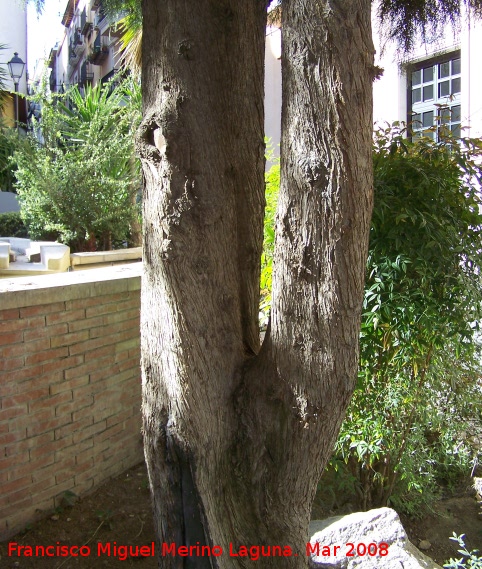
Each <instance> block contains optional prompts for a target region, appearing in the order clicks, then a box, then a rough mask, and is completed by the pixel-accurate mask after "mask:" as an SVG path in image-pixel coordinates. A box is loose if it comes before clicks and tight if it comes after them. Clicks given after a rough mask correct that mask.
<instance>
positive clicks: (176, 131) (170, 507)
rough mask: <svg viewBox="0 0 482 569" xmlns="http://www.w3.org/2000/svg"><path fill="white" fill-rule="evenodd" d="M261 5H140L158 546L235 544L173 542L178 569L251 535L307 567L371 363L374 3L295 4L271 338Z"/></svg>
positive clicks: (164, 560)
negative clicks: (331, 461)
mask: <svg viewBox="0 0 482 569" xmlns="http://www.w3.org/2000/svg"><path fill="white" fill-rule="evenodd" d="M265 4H266V2H264V1H262V0H243V2H240V1H239V0H197V1H196V2H191V1H190V0H144V2H143V17H144V31H143V49H142V51H143V100H144V119H143V122H142V125H141V129H140V134H139V139H138V148H139V153H140V155H141V160H142V165H143V171H144V177H145V195H144V267H145V268H144V276H143V289H142V323H141V326H142V368H143V422H144V426H143V428H144V439H145V454H146V461H147V465H148V470H149V478H150V485H151V490H152V494H153V502H154V515H155V521H156V526H157V533H158V539H159V545H158V548H160V549H158V551H160V552H162V543H165V544H168V546H170V544H172V543H174V544H175V547H178V546H182V545H187V546H196V545H198V546H199V547H201V546H203V545H207V546H210V547H214V546H218V547H220V548H222V550H223V554H222V555H219V556H210V557H208V556H202V555H200V553H201V550H199V549H198V550H196V549H194V550H193V551H192V553H193V555H192V556H190V557H182V556H173V555H171V554H167V555H165V556H164V557H161V558H160V562H159V566H160V567H163V568H166V569H169V568H174V567H175V568H185V569H188V568H196V569H198V568H204V567H217V568H220V569H221V568H227V567H229V568H235V569H236V568H241V567H251V566H252V556H251V558H250V557H249V556H248V557H246V556H244V557H242V556H230V551H231V552H232V553H236V552H240V549H239V548H240V547H241V546H247V547H249V546H254V545H259V546H261V545H264V546H282V547H285V546H290V547H291V548H292V552H293V555H292V556H289V557H284V556H281V557H279V556H274V555H273V554H274V551H273V550H271V551H270V553H269V555H268V556H263V557H261V558H260V559H259V560H258V561H257V567H260V568H268V567H277V568H282V567H293V568H298V567H306V565H307V557H306V555H305V544H306V539H307V528H308V522H309V515H310V510H311V503H312V499H313V496H314V492H315V489H316V485H317V482H318V480H319V477H320V474H321V472H322V469H323V467H324V465H325V463H326V461H327V459H328V458H329V456H330V453H331V450H332V445H333V443H334V440H335V437H336V435H337V433H338V429H339V425H340V422H341V420H342V417H343V413H344V411H345V407H346V405H347V403H348V401H349V398H350V395H351V392H352V390H353V387H354V381H355V376H356V366H357V344H358V332H359V320H360V307H361V299H362V292H363V275H364V267H365V257H366V250H367V241H368V228H369V221H370V213H371V129H372V125H371V104H372V103H371V77H372V57H373V49H372V45H371V34H370V2H368V0H362V1H352V0H350V1H348V2H347V1H344V2H341V0H338V1H337V2H336V3H331V4H330V5H328V4H326V5H325V4H323V3H322V2H314V1H308V0H306V1H304V2H303V1H300V0H297V1H295V0H291V1H289V0H286V1H285V3H284V8H283V20H284V22H283V32H284V55H283V73H284V87H283V91H284V97H285V100H284V103H283V139H282V153H283V158H282V176H283V182H282V189H281V194H280V208H279V214H278V219H277V242H276V251H275V255H276V261H275V263H276V265H275V270H274V277H273V287H274V290H273V312H272V321H271V326H270V327H269V330H268V332H267V335H266V338H265V341H264V343H263V347H262V349H261V350H259V331H258V302H259V272H260V262H259V261H260V254H261V246H262V228H263V207H264V195H263V194H264V179H263V174H264V156H263V154H264V143H263V118H264V117H263V81H264V77H263V61H264V34H265V22H266V5H265ZM230 544H231V545H230ZM204 551H205V552H206V550H204ZM218 551H219V550H218V549H216V550H215V551H214V552H215V553H216V552H218ZM266 552H267V550H265V553H266ZM284 552H285V553H287V552H288V550H286V549H285V550H284ZM252 553H253V554H255V550H252ZM295 554H297V555H295Z"/></svg>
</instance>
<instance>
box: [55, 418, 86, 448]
mask: <svg viewBox="0 0 482 569" xmlns="http://www.w3.org/2000/svg"><path fill="white" fill-rule="evenodd" d="M92 421H93V418H92V417H86V418H85V419H83V420H80V421H74V422H72V423H69V424H67V425H64V426H63V427H60V428H59V429H56V430H55V440H60V439H64V438H65V437H69V436H72V441H73V442H74V439H73V435H74V433H78V432H79V431H82V430H83V429H85V428H87V427H90V425H92ZM73 442H72V444H73Z"/></svg>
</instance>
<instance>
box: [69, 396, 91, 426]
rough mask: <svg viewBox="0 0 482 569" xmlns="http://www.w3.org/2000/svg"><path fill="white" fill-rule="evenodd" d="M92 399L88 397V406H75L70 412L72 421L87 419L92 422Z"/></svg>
mask: <svg viewBox="0 0 482 569" xmlns="http://www.w3.org/2000/svg"><path fill="white" fill-rule="evenodd" d="M87 400H88V399H87V398H85V401H87ZM94 409H95V406H94V398H93V397H90V403H89V404H88V405H83V406H82V405H79V406H76V407H75V409H74V410H73V412H72V418H73V420H74V421H81V420H82V419H85V418H87V417H90V418H91V423H93V422H94Z"/></svg>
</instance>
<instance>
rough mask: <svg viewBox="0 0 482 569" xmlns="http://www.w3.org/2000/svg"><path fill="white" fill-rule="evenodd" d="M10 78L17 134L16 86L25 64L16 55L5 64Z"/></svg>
mask: <svg viewBox="0 0 482 569" xmlns="http://www.w3.org/2000/svg"><path fill="white" fill-rule="evenodd" d="M7 65H8V70H9V72H10V77H11V78H12V81H13V84H14V88H15V122H16V124H17V133H18V132H19V126H18V84H19V82H20V78H21V77H22V75H23V70H24V67H25V63H24V62H23V61H22V60H21V59H20V57H19V56H18V53H17V52H15V53H14V54H13V57H12V59H11V60H10V61H9V62H8V63H7Z"/></svg>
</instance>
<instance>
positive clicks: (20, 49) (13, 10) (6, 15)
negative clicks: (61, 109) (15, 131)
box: [0, 0, 27, 126]
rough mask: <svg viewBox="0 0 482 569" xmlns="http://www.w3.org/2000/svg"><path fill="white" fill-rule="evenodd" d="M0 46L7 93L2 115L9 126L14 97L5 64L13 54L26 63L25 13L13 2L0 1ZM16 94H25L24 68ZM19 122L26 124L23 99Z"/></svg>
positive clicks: (12, 120) (25, 76) (23, 9)
mask: <svg viewBox="0 0 482 569" xmlns="http://www.w3.org/2000/svg"><path fill="white" fill-rule="evenodd" d="M0 44H2V45H3V46H5V49H2V50H1V51H0V63H1V64H2V67H3V68H4V70H5V71H6V85H5V86H6V90H7V92H8V93H9V96H8V98H7V101H6V103H5V105H4V110H3V115H4V118H5V119H6V121H7V124H9V125H10V126H13V125H14V122H15V110H14V108H15V107H14V104H15V97H14V91H15V89H14V84H13V82H12V79H11V77H10V75H9V73H8V67H7V62H8V61H10V60H11V59H12V57H13V56H14V53H15V52H17V53H18V56H19V57H20V58H21V59H22V61H24V62H25V63H26V62H27V12H26V9H25V8H24V7H23V6H22V5H21V4H20V2H15V1H13V0H0ZM18 92H19V93H20V94H22V95H26V94H27V73H26V67H25V70H24V73H23V75H22V77H21V78H20V81H19V84H18ZM18 103H19V121H20V122H21V123H25V122H26V118H27V113H26V104H25V99H23V98H21V97H20V98H19V99H18Z"/></svg>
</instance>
